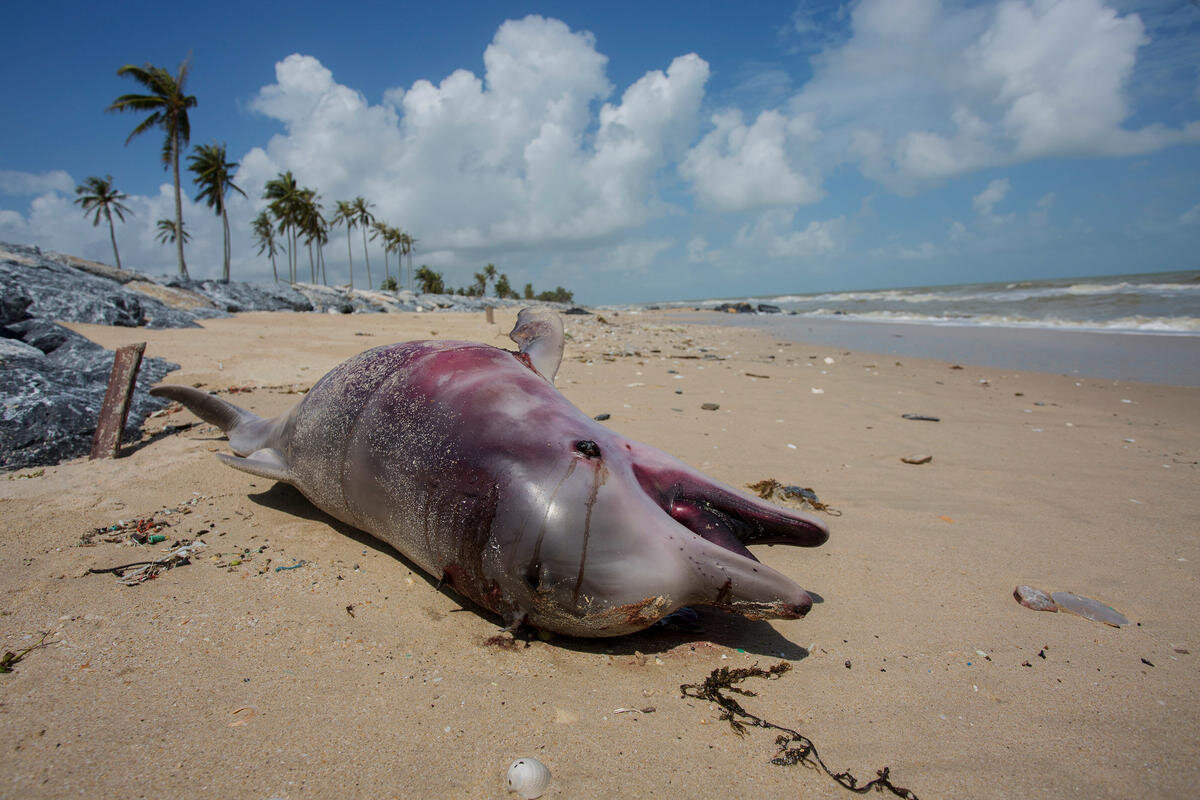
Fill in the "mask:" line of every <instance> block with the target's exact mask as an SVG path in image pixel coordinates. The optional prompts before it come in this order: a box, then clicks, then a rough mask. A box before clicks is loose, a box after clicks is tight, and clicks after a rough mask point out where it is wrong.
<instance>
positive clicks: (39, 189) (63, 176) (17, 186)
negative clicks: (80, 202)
mask: <svg viewBox="0 0 1200 800" xmlns="http://www.w3.org/2000/svg"><path fill="white" fill-rule="evenodd" d="M74 191H75V182H74V181H72V180H71V176H70V175H68V174H67V173H66V172H64V171H63V170H61V169H56V170H52V171H50V172H42V173H34V172H18V171H16V170H11V169H0V194H7V195H30V194H45V193H46V192H63V193H64V194H70V193H72V192H74Z"/></svg>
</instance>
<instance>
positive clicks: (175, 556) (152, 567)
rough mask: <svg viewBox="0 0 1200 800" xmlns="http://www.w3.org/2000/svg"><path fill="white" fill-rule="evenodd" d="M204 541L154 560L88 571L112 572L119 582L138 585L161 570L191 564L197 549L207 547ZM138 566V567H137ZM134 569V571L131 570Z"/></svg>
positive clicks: (193, 543)
mask: <svg viewBox="0 0 1200 800" xmlns="http://www.w3.org/2000/svg"><path fill="white" fill-rule="evenodd" d="M207 546H208V545H206V544H205V543H204V542H202V541H195V542H191V543H189V544H185V545H181V546H180V547H176V548H175V549H174V550H172V551H171V552H169V553H167V554H166V555H165V556H162V557H161V558H156V559H154V560H153V561H135V562H134V563H132V564H123V565H121V566H119V567H109V568H107V569H89V570H88V572H90V573H92V574H93V575H101V574H104V573H107V572H111V573H113V574H115V575H116V576H117V582H118V583H122V584H124V585H126V586H137V585H138V584H139V583H145V582H146V581H148V580H151V579H153V578H157V577H158V574H159V573H160V572H164V571H166V570H169V569H174V568H175V567H178V566H182V565H184V564H190V563H191V560H192V556H194V555H195V554H196V553H197V551H199V550H201V549H203V548H205V547H207ZM135 567H136V569H135ZM131 570H132V571H131Z"/></svg>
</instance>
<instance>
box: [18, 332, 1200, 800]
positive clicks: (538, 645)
mask: <svg viewBox="0 0 1200 800" xmlns="http://www.w3.org/2000/svg"><path fill="white" fill-rule="evenodd" d="M514 317H515V315H514V314H512V313H510V312H500V313H497V314H496V321H495V323H494V324H488V323H487V322H486V321H485V319H484V316H483V315H482V314H435V315H430V314H373V315H355V316H352V317H351V316H340V315H323V314H315V313H310V314H300V313H282V312H280V313H250V314H241V315H238V316H236V317H234V318H232V319H218V320H211V321H208V322H206V323H204V327H203V328H202V329H167V330H142V329H138V330H131V329H123V328H111V327H102V326H91V325H70V326H69V327H71V328H72V329H73V330H76V331H78V332H80V333H82V334H84V335H86V336H87V337H89V338H91V339H93V340H94V341H96V342H98V343H100V344H102V345H104V346H105V347H108V348H114V347H117V346H120V345H123V344H127V343H130V342H133V341H143V340H144V341H147V342H148V347H147V355H153V356H159V357H163V358H166V359H169V360H171V361H174V362H176V363H178V364H180V365H181V369H180V370H179V371H177V372H175V373H173V374H172V375H170V376H169V377H168V381H170V382H172V383H182V384H189V385H200V386H202V387H203V388H206V389H208V390H216V391H220V392H222V393H223V396H226V397H227V398H228V399H230V400H231V401H233V402H236V403H238V404H240V405H243V406H244V407H246V408H249V409H251V410H253V411H255V412H256V413H258V414H262V415H275V414H278V413H281V412H283V411H284V410H286V409H288V408H289V407H290V406H291V405H293V404H294V403H295V402H296V401H297V400H298V399H299V397H300V395H299V394H298V393H297V392H299V391H303V390H305V389H307V388H308V387H309V386H311V385H312V383H314V382H315V381H316V380H317V379H318V378H319V377H320V376H321V375H322V374H324V373H325V372H326V371H327V370H328V369H330V368H331V367H333V366H334V365H336V364H337V363H339V362H341V361H342V360H344V359H346V358H348V357H349V356H351V355H354V354H356V353H358V352H361V351H362V350H365V349H367V348H369V347H374V346H376V345H380V344H385V343H389V342H393V341H401V340H407V339H419V338H449V339H470V340H477V341H482V342H485V343H490V344H494V345H497V346H501V347H511V346H512V345H511V344H510V343H509V342H508V340H507V338H506V334H507V332H508V330H509V329H510V328H511V327H512V323H513V319H514ZM605 317H606V318H605V319H603V320H601V319H599V318H597V317H566V318H564V321H565V323H566V328H567V332H568V334H569V337H570V338H569V339H568V341H567V348H566V354H565V357H564V360H563V365H562V368H561V370H560V371H559V375H558V381H557V385H558V387H559V389H560V390H561V391H562V392H563V394H564V395H566V397H567V398H568V399H570V400H571V401H572V402H574V403H575V404H576V405H578V406H579V407H580V408H581V409H582V410H583V411H584V412H586V413H588V414H589V415H595V414H600V413H607V414H610V415H611V416H610V418H609V419H608V420H607V422H606V423H605V424H607V425H609V426H611V427H612V428H613V429H615V430H617V431H619V432H620V433H622V434H625V435H627V436H630V437H632V438H634V439H638V440H641V441H644V442H647V443H650V444H653V445H655V446H658V447H660V448H662V449H664V450H666V451H668V452H670V453H672V454H674V455H676V456H678V457H679V458H681V459H683V460H684V461H686V462H688V463H689V464H691V465H693V466H695V467H697V468H699V469H701V470H703V471H704V472H706V473H707V474H709V475H711V476H713V477H715V478H717V479H720V480H722V481H725V482H727V483H729V484H731V485H733V486H737V487H745V486H746V485H747V484H750V483H754V482H756V481H760V480H763V479H765V478H774V479H777V480H778V481H780V482H781V483H784V484H795V485H799V486H803V487H811V488H812V489H813V490H814V491H815V492H816V494H817V495H818V496H819V497H820V499H821V500H822V501H824V502H825V503H827V504H829V505H830V506H831V507H832V508H834V509H836V510H837V511H839V512H840V516H832V515H830V516H827V517H826V521H827V522H828V524H829V526H830V530H831V535H830V539H829V542H828V543H827V544H826V545H824V546H822V547H820V548H817V549H814V550H810V549H790V548H782V547H776V548H759V549H758V551H757V554H758V555H759V557H760V558H761V559H762V560H763V561H764V562H766V563H768V564H770V565H771V566H773V567H775V568H777V569H779V570H781V571H783V572H784V573H786V574H787V575H789V576H791V577H793V578H794V579H796V580H797V582H799V583H800V584H801V585H803V586H804V587H805V588H807V589H810V590H812V591H813V592H815V593H816V594H817V595H819V598H820V600H821V602H818V603H817V604H816V605H815V606H814V608H813V610H812V612H811V613H810V614H809V615H808V616H807V617H806V618H804V619H802V620H796V621H782V622H771V623H767V622H752V621H748V620H744V619H742V618H740V617H733V616H728V615H725V614H721V613H718V612H715V611H709V612H703V611H702V612H701V617H700V632H698V633H695V632H683V631H677V630H674V631H672V630H656V631H648V632H645V633H642V634H638V635H634V636H629V637H624V638H620V639H608V640H577V639H569V638H565V637H549V638H548V640H542V639H540V638H538V637H533V638H532V639H531V640H529V641H525V640H518V641H516V642H515V643H508V642H507V639H506V638H504V637H502V638H501V639H499V640H497V639H496V638H495V637H496V636H497V634H498V633H499V632H500V627H501V625H502V623H500V621H499V620H498V619H497V618H495V617H493V616H491V615H489V614H487V613H486V612H480V611H479V610H478V609H476V608H475V607H473V606H471V605H470V604H467V603H466V602H465V601H463V600H461V598H459V597H458V596H456V595H455V594H454V593H453V591H452V590H450V589H448V588H446V587H439V586H438V585H437V579H436V577H430V576H426V575H423V574H421V573H420V572H419V571H417V570H416V569H415V568H414V567H413V566H412V565H411V564H409V563H407V562H406V561H405V560H404V559H403V558H401V557H399V556H398V555H397V553H396V552H395V551H394V550H392V549H391V548H390V547H388V546H387V545H384V544H382V543H380V542H378V541H376V540H374V539H372V538H371V537H369V536H368V535H366V534H363V533H361V532H358V531H355V530H353V529H351V528H348V527H347V526H345V525H343V524H341V523H338V522H336V521H334V520H332V519H331V518H329V517H328V516H326V515H325V514H323V513H322V512H320V511H318V510H317V509H315V508H314V507H313V506H312V505H311V504H309V503H308V501H307V500H305V499H304V498H303V497H302V496H301V495H300V494H299V493H298V492H296V491H295V490H293V489H291V488H290V487H286V486H281V485H276V484H274V483H273V482H271V481H269V480H265V479H262V478H255V477H254V476H251V475H247V474H245V473H242V472H238V471H235V470H232V469H229V468H227V467H225V466H224V465H222V464H220V463H219V462H218V461H217V459H216V458H215V457H214V453H217V452H224V451H226V449H227V448H226V443H225V440H224V437H223V436H222V435H221V434H220V431H218V430H217V429H215V428H214V427H212V426H210V425H207V424H204V423H198V422H197V421H196V418H195V417H193V416H192V415H191V414H190V413H189V412H187V411H178V412H176V413H168V414H163V415H161V416H157V417H155V418H152V419H150V420H148V422H147V425H146V427H145V435H144V437H143V440H142V441H141V442H139V443H136V444H133V445H128V446H126V447H125V448H124V451H123V456H122V457H121V458H119V459H116V460H111V461H99V462H87V461H85V460H77V461H73V462H69V463H66V464H62V465H60V466H56V467H47V468H45V469H39V470H22V471H19V472H15V473H8V474H7V475H5V476H3V477H0V511H2V518H3V524H2V526H0V653H3V652H4V651H12V652H14V653H20V652H21V651H23V650H25V649H26V648H29V647H30V646H32V645H35V644H36V643H37V642H38V640H39V639H40V637H41V636H42V634H43V633H44V632H49V636H48V637H47V638H46V643H47V644H46V646H43V647H38V648H36V649H33V650H31V651H29V652H27V653H26V654H25V655H24V657H23V658H21V659H20V660H19V661H18V662H17V663H16V664H15V666H14V668H13V672H12V673H11V674H4V675H0V731H2V732H3V742H2V746H0V752H2V753H3V755H2V756H0V796H2V797H12V798H17V797H21V798H62V797H83V796H89V797H94V796H99V797H154V798H175V797H178V798H191V797H200V796H206V797H246V798H301V797H332V796H339V797H364V798H368V797H370V798H375V797H472V798H501V797H506V796H515V795H507V794H506V793H505V791H504V788H503V779H504V774H505V770H506V768H507V766H508V764H509V763H510V762H511V761H512V760H513V759H515V758H518V757H521V756H533V757H535V758H537V759H539V760H541V761H542V762H544V763H545V764H546V765H547V766H548V767H549V768H550V770H551V771H552V775H553V777H552V782H551V786H550V789H549V791H548V792H547V794H546V795H545V796H546V797H562V798H568V797H570V798H575V797H689V796H704V797H714V798H715V797H747V796H754V797H820V798H835V797H847V796H850V795H849V794H848V793H847V792H845V791H844V790H843V789H841V788H839V787H838V786H837V785H836V784H834V783H833V782H832V781H831V780H829V779H828V778H827V777H826V776H824V775H823V774H820V773H818V772H816V771H813V770H809V769H805V768H803V767H800V766H795V767H783V766H776V765H772V764H771V763H770V760H771V758H772V757H774V756H775V755H776V747H775V745H774V733H773V732H771V731H767V730H758V729H753V728H752V729H749V730H748V731H747V733H746V734H745V735H744V736H739V735H737V734H736V733H735V732H734V731H733V730H732V729H731V728H730V726H729V725H728V724H727V723H725V722H723V721H721V720H720V719H719V710H718V709H717V708H716V707H715V706H714V705H713V704H711V703H709V702H704V701H700V700H696V699H691V698H683V697H681V696H680V689H679V687H680V685H681V684H690V683H697V682H700V681H702V680H703V679H704V678H705V677H707V676H708V675H709V673H710V672H711V671H712V670H714V669H717V668H720V667H747V666H750V665H753V664H758V665H759V666H761V667H769V666H771V665H773V664H776V663H778V662H780V661H786V662H789V663H790V664H791V665H792V669H791V670H790V671H789V672H787V673H786V674H784V675H782V676H781V677H779V678H778V679H776V680H772V681H765V680H757V681H752V682H751V683H748V684H746V688H749V689H752V690H754V691H756V692H758V695H757V696H756V697H742V698H739V700H740V701H741V702H743V703H744V705H745V706H746V708H747V709H749V710H751V711H753V713H755V714H757V715H759V716H760V717H762V718H764V719H767V720H770V721H771V722H774V723H777V724H779V725H784V726H788V727H791V728H794V729H796V730H798V731H800V732H801V733H803V734H804V735H806V736H807V737H809V738H810V739H811V740H812V741H813V742H815V743H816V745H817V747H818V748H819V751H820V754H821V756H822V758H824V760H825V761H826V763H827V764H829V766H830V767H831V768H832V769H833V770H835V771H841V770H850V771H851V772H853V773H854V775H856V776H858V777H859V778H860V779H861V780H863V781H865V780H868V779H870V778H872V777H874V775H875V771H876V770H877V769H880V768H883V767H885V766H887V767H890V769H891V776H892V780H893V781H894V782H895V783H896V784H897V785H900V786H905V787H907V788H908V789H910V790H911V791H912V792H913V793H915V794H916V795H917V796H919V797H921V798H942V797H974V798H988V797H995V798H1000V797H1023V798H1061V797H1088V798H1092V797H1096V798H1109V797H1111V798H1126V797H1134V796H1138V797H1176V796H1185V795H1186V794H1188V793H1190V791H1191V788H1192V786H1193V785H1194V783H1195V782H1196V781H1197V779H1200V671H1198V669H1197V658H1200V627H1198V623H1197V620H1200V591H1197V589H1198V588H1200V585H1198V580H1197V577H1198V571H1197V567H1198V565H1200V540H1198V538H1197V532H1198V531H1200V492H1198V491H1197V487H1198V486H1200V481H1198V480H1197V479H1198V476H1200V465H1198V463H1200V389H1198V388H1186V387H1174V386H1164V385H1154V384H1139V383H1129V382H1123V381H1114V380H1111V379H1094V378H1072V377H1065V376H1062V375H1054V374H1043V373H1036V372H1015V371H1013V370H1004V369H996V368H984V367H975V366H965V367H959V368H955V367H956V366H957V365H952V364H950V363H947V362H940V361H935V360H928V359H921V358H916V357H910V356H894V355H876V354H872V353H870V352H859V351H847V350H844V349H841V348H837V347H833V346H830V345H820V344H805V343H795V342H784V341H780V340H776V339H775V338H774V337H772V336H771V335H770V333H769V332H768V331H763V330H746V329H733V328H726V327H717V326H710V325H697V324H686V323H684V322H681V321H680V320H679V319H677V315H672V314H668V313H662V314H655V313H645V314H630V313H627V312H622V313H620V314H619V315H614V314H607V313H606V314H605ZM703 403H715V404H718V405H719V408H718V409H717V410H715V411H710V410H704V409H702V408H701V405H702V404H703ZM903 414H920V415H925V416H932V417H937V418H938V419H939V420H940V421H938V422H929V421H915V420H908V419H904V418H903V417H902V415H903ZM192 423H195V424H192ZM918 454H928V455H931V456H932V457H933V458H932V461H931V462H929V463H926V464H921V465H912V464H907V463H904V462H902V461H901V459H902V458H903V457H907V456H913V455H918ZM167 509H169V510H172V512H173V513H171V514H163V513H162V512H163V511H164V510H167ZM149 517H154V518H155V519H159V520H164V521H166V522H169V523H170V526H169V527H166V528H163V529H162V531H161V532H162V533H163V534H165V535H166V537H167V538H166V540H165V541H164V542H161V543H157V544H154V545H148V546H144V547H142V546H136V545H132V544H123V543H119V542H118V543H109V542H105V541H103V538H104V537H103V536H99V537H92V540H93V542H94V543H93V544H92V546H80V544H81V537H82V536H84V535H85V534H88V533H89V532H92V531H94V530H96V529H98V528H107V527H109V526H112V525H114V524H118V523H119V521H122V520H126V521H127V520H132V519H143V518H149ZM197 536H200V537H201V538H202V539H203V541H204V542H205V543H206V544H207V545H208V547H207V549H206V550H205V551H203V552H202V553H201V554H200V555H199V556H198V557H197V558H195V559H194V560H193V562H192V563H191V564H188V565H186V566H181V567H177V568H175V569H172V570H170V571H167V572H163V573H162V574H161V575H160V576H159V577H158V578H156V579H154V580H151V581H149V582H147V583H144V584H141V585H137V586H123V585H121V584H119V583H118V582H117V579H116V578H115V577H114V576H113V575H111V574H89V572H88V570H89V569H90V568H106V567H112V566H116V565H120V564H125V563H129V562H133V561H140V560H144V559H146V558H147V554H149V555H150V556H151V557H153V556H157V555H161V554H162V553H164V552H166V548H168V546H169V545H171V543H172V542H173V541H174V540H176V539H180V538H194V537H197ZM301 562H303V563H301ZM280 567H294V568H287V569H282V570H280V569H279V568H280ZM1018 584H1031V585H1033V586H1037V587H1040V588H1042V589H1045V590H1047V591H1072V592H1077V593H1079V594H1081V595H1085V596H1088V597H1091V598H1095V599H1096V600H1100V601H1102V602H1104V603H1106V604H1109V605H1111V606H1113V607H1114V608H1116V609H1117V610H1119V611H1120V612H1122V613H1123V614H1124V615H1125V616H1127V617H1128V618H1129V620H1130V624H1129V625H1128V626H1126V627H1123V628H1114V627H1109V626H1106V625H1103V624H1100V623H1098V622H1093V621H1089V620H1086V619H1083V618H1081V617H1078V616H1073V615H1069V614H1066V613H1054V614H1051V613H1040V612H1035V611H1032V610H1029V609H1027V608H1024V607H1022V606H1020V605H1018V604H1017V603H1016V602H1015V601H1014V599H1013V596H1012V593H1013V589H1014V587H1015V586H1016V585H1018ZM497 642H499V644H498V643H497ZM629 709H634V710H629Z"/></svg>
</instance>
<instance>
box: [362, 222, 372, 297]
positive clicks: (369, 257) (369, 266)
mask: <svg viewBox="0 0 1200 800" xmlns="http://www.w3.org/2000/svg"><path fill="white" fill-rule="evenodd" d="M362 235H363V260H365V261H366V262H367V289H370V288H371V254H370V253H368V252H367V228H366V226H365V225H364V226H363V232H362Z"/></svg>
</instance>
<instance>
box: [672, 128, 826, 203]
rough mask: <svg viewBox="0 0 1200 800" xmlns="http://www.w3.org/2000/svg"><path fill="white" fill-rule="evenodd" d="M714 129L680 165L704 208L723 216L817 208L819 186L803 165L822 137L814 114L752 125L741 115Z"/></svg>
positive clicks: (819, 193)
mask: <svg viewBox="0 0 1200 800" xmlns="http://www.w3.org/2000/svg"><path fill="white" fill-rule="evenodd" d="M712 122H713V126H714V129H713V130H712V131H711V132H709V133H708V134H707V135H706V136H705V137H704V138H703V139H702V140H701V141H700V143H699V144H697V145H696V146H695V147H694V148H692V150H691V151H689V152H688V154H687V157H686V158H684V160H683V162H682V163H681V164H680V166H679V172H680V175H682V176H683V177H684V178H685V179H687V180H689V181H690V182H691V184H692V187H693V189H694V191H695V193H696V197H697V199H698V200H699V201H700V202H701V204H703V205H705V206H707V207H709V208H713V209H716V210H718V211H740V210H744V209H750V208H759V207H762V206H771V205H796V204H800V203H812V202H815V201H816V200H818V199H820V197H821V194H822V193H821V189H820V187H819V186H818V184H817V183H816V182H815V181H813V180H812V179H810V178H809V177H808V176H806V175H805V174H804V173H803V172H802V171H801V169H800V167H799V166H798V165H799V163H801V160H802V159H803V155H804V152H805V149H806V146H807V145H809V144H810V143H811V142H813V141H814V140H815V139H816V138H817V132H816V129H815V128H814V127H813V124H812V119H811V117H810V116H808V115H803V114H802V115H797V116H794V117H791V118H788V117H786V116H784V115H783V114H781V113H779V112H778V111H770V110H768V111H764V112H762V113H761V114H759V115H758V118H757V119H756V120H755V121H754V123H753V124H751V125H746V124H745V122H744V121H743V118H742V114H741V112H740V111H736V110H731V111H723V112H721V113H718V114H716V115H714V116H713V118H712Z"/></svg>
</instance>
